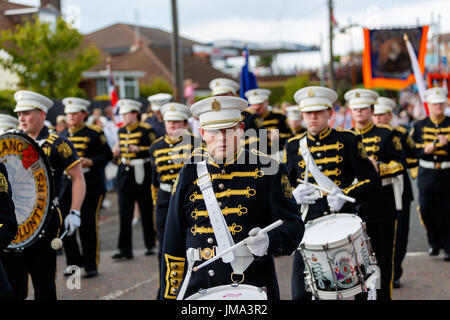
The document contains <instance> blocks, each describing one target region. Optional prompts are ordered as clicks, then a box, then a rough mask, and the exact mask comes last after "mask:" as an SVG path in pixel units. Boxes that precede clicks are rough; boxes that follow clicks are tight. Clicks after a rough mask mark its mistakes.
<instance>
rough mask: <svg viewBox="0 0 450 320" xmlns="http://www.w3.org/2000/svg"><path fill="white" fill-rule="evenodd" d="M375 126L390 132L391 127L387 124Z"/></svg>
mask: <svg viewBox="0 0 450 320" xmlns="http://www.w3.org/2000/svg"><path fill="white" fill-rule="evenodd" d="M376 126H377V127H378V128H385V129H389V130H390V131H392V127H391V126H390V125H388V124H377V125H376Z"/></svg>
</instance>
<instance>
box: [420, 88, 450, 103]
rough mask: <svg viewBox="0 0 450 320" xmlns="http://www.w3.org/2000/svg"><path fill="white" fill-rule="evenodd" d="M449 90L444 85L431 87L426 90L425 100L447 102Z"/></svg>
mask: <svg viewBox="0 0 450 320" xmlns="http://www.w3.org/2000/svg"><path fill="white" fill-rule="evenodd" d="M447 99H448V91H447V89H445V88H442V87H435V88H430V89H428V90H426V91H425V101H426V102H427V103H446V102H447Z"/></svg>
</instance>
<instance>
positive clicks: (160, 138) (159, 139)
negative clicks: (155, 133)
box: [150, 136, 164, 147]
mask: <svg viewBox="0 0 450 320" xmlns="http://www.w3.org/2000/svg"><path fill="white" fill-rule="evenodd" d="M163 139H164V136H161V137H159V138H157V139H156V140H153V142H152V144H151V145H150V147H151V146H152V145H154V144H155V143H157V142H158V141H161V140H163Z"/></svg>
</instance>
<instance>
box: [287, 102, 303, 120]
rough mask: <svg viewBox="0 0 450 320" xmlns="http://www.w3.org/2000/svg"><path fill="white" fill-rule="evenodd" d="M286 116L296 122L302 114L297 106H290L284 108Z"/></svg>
mask: <svg viewBox="0 0 450 320" xmlns="http://www.w3.org/2000/svg"><path fill="white" fill-rule="evenodd" d="M286 116H287V118H288V119H289V120H294V121H298V120H301V119H302V113H301V111H300V107H299V106H290V107H287V108H286Z"/></svg>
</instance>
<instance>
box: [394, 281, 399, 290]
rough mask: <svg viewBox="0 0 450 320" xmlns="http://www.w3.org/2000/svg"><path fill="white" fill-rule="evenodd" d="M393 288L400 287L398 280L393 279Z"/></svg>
mask: <svg viewBox="0 0 450 320" xmlns="http://www.w3.org/2000/svg"><path fill="white" fill-rule="evenodd" d="M394 288H396V289H397V288H400V280H394Z"/></svg>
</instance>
